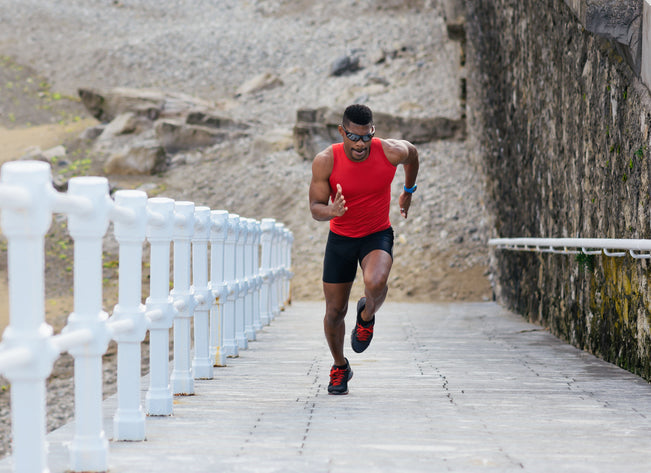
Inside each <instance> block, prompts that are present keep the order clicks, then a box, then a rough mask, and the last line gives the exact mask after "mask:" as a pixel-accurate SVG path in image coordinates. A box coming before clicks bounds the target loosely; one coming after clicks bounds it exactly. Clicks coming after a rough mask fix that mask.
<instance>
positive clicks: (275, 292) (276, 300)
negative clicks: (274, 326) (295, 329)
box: [271, 222, 284, 320]
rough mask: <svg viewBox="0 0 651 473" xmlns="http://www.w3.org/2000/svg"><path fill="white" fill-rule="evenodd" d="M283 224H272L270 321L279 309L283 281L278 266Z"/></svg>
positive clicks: (277, 313)
mask: <svg viewBox="0 0 651 473" xmlns="http://www.w3.org/2000/svg"><path fill="white" fill-rule="evenodd" d="M283 226H284V225H283V224H282V223H278V222H276V223H275V224H274V230H273V239H272V244H271V267H272V268H273V272H274V279H273V283H272V290H271V320H273V319H275V318H276V317H278V315H279V314H280V309H281V302H280V299H281V295H280V291H281V283H282V279H283V272H282V267H281V266H280V246H281V238H282V229H283Z"/></svg>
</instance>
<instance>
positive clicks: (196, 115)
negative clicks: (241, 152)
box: [185, 110, 249, 130]
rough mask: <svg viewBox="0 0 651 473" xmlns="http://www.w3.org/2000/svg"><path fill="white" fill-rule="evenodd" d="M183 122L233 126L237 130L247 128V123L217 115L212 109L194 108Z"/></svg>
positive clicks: (219, 126) (211, 125)
mask: <svg viewBox="0 0 651 473" xmlns="http://www.w3.org/2000/svg"><path fill="white" fill-rule="evenodd" d="M185 123H187V124H188V125H200V126H206V127H209V128H234V129H238V130H244V129H247V128H249V125H248V124H247V123H243V122H236V121H235V120H233V119H231V118H228V117H224V116H221V115H217V114H216V113H215V112H214V111H208V110H196V111H193V112H190V113H188V116H187V118H186V120H185Z"/></svg>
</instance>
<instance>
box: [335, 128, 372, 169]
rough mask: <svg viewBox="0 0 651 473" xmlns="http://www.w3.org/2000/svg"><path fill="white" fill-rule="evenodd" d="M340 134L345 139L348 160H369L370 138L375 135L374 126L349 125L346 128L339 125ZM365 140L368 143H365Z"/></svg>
mask: <svg viewBox="0 0 651 473" xmlns="http://www.w3.org/2000/svg"><path fill="white" fill-rule="evenodd" d="M339 133H340V134H341V136H342V138H343V139H344V152H345V153H346V156H348V159H350V160H351V161H364V160H365V159H366V158H368V155H369V153H370V151H371V139H370V138H371V137H372V135H373V134H374V133H375V127H374V126H373V124H371V123H369V124H368V125H357V124H355V123H347V124H346V127H345V128H344V126H343V125H339ZM349 136H350V137H349ZM351 138H352V139H351ZM365 139H366V140H368V141H364V140H365ZM355 140H357V141H355Z"/></svg>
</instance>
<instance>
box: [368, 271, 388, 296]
mask: <svg viewBox="0 0 651 473" xmlns="http://www.w3.org/2000/svg"><path fill="white" fill-rule="evenodd" d="M387 280H388V274H382V273H371V274H364V287H365V288H366V290H367V291H369V292H371V293H372V294H377V295H379V294H381V293H382V292H384V291H386V290H387Z"/></svg>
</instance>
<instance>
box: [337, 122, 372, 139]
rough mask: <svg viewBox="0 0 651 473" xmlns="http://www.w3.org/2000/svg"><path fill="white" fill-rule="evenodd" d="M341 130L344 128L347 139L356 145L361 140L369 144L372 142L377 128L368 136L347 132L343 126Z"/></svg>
mask: <svg viewBox="0 0 651 473" xmlns="http://www.w3.org/2000/svg"><path fill="white" fill-rule="evenodd" d="M341 128H343V129H344V132H346V138H348V139H349V140H350V141H354V142H355V143H356V142H358V141H359V140H362V141H363V142H364V143H368V142H369V141H371V139H372V138H373V136H375V127H373V128H371V132H370V133H369V134H368V135H356V134H355V133H351V132H350V131H348V130H346V127H345V126H343V125H341Z"/></svg>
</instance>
